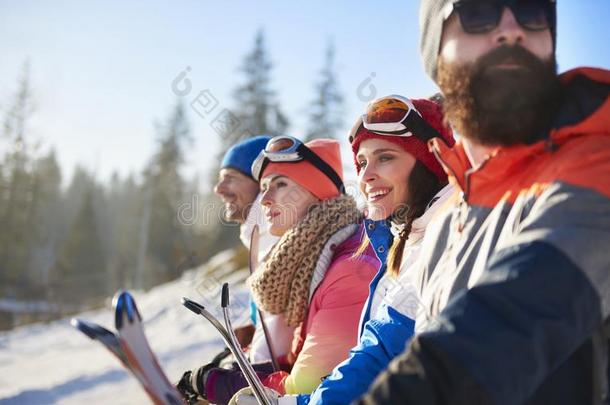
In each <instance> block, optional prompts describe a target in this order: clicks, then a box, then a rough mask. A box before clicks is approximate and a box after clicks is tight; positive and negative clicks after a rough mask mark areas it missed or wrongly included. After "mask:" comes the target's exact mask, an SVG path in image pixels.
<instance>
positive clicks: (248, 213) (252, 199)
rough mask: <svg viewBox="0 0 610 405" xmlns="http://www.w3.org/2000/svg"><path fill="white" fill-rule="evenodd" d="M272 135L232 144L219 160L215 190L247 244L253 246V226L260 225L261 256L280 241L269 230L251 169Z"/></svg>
mask: <svg viewBox="0 0 610 405" xmlns="http://www.w3.org/2000/svg"><path fill="white" fill-rule="evenodd" d="M269 139H271V137H270V136H268V135H259V136H255V137H252V138H248V139H246V140H244V141H242V142H240V143H238V144H235V145H233V146H232V147H231V148H229V150H227V152H226V153H225V155H224V157H223V159H222V163H221V164H220V172H219V173H218V183H216V186H215V187H214V192H215V193H216V194H217V195H218V196H219V197H220V199H221V200H222V201H223V202H224V204H225V209H224V217H225V220H227V221H230V222H237V223H239V224H241V229H240V232H239V238H240V239H241V241H242V243H243V244H244V246H246V247H247V248H249V247H250V238H251V236H252V231H253V229H254V226H256V225H257V226H258V230H259V243H258V247H259V254H258V258H259V260H261V259H262V258H264V257H265V255H266V254H267V253H268V252H269V250H270V249H271V247H272V246H273V245H274V244H275V242H277V238H276V237H274V236H271V235H269V233H268V232H267V224H266V219H265V215H264V214H263V212H262V209H261V205H260V199H259V198H258V195H259V188H258V182H257V181H256V180H254V178H253V177H252V172H251V167H252V163H253V162H254V160H255V159H256V158H257V156H258V155H259V153H260V152H261V151H262V150H263V149H265V146H266V145H267V142H268V141H269Z"/></svg>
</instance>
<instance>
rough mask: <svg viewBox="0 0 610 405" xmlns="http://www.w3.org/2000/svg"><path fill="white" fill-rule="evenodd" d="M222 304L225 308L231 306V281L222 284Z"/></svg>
mask: <svg viewBox="0 0 610 405" xmlns="http://www.w3.org/2000/svg"><path fill="white" fill-rule="evenodd" d="M220 305H221V306H222V307H223V308H226V307H228V306H229V283H224V284H223V285H222V298H221V300H220Z"/></svg>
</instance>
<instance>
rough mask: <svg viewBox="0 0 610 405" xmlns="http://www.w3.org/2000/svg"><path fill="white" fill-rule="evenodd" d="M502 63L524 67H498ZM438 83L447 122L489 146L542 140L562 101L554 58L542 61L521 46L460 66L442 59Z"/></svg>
mask: <svg viewBox="0 0 610 405" xmlns="http://www.w3.org/2000/svg"><path fill="white" fill-rule="evenodd" d="M502 63H510V64H515V65H520V67H519V68H515V69H506V68H498V67H496V66H497V65H498V64H502ZM438 84H439V87H440V88H441V90H442V92H443V95H444V97H445V101H444V106H443V108H444V111H445V117H446V119H448V121H449V122H450V123H451V124H452V125H453V126H454V128H455V129H456V130H457V132H458V133H459V134H460V135H462V136H464V137H465V138H467V139H471V140H473V141H476V142H478V143H480V144H482V145H488V146H491V145H501V146H510V145H515V144H523V143H525V144H529V143H533V142H536V141H537V140H539V139H541V138H542V137H543V136H544V135H545V133H546V131H547V130H548V128H549V127H550V124H551V120H552V117H553V115H554V113H555V111H556V110H557V107H558V102H559V101H560V99H561V85H560V83H559V79H558V78H557V66H556V63H555V60H554V58H552V59H550V60H548V61H542V60H540V59H539V58H537V57H536V56H534V55H533V54H532V53H531V52H529V51H527V50H525V49H524V48H523V47H521V46H507V45H505V46H502V47H500V48H497V49H495V50H493V51H491V52H489V53H488V54H486V55H484V56H482V57H481V58H479V59H478V60H477V61H476V62H474V63H471V64H466V65H460V66H453V65H450V64H448V63H446V62H444V61H443V60H442V59H440V60H439V68H438Z"/></svg>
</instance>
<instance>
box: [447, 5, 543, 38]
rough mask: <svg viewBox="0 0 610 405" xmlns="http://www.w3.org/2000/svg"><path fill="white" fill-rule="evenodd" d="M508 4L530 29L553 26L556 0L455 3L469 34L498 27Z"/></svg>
mask: <svg viewBox="0 0 610 405" xmlns="http://www.w3.org/2000/svg"><path fill="white" fill-rule="evenodd" d="M504 7H508V8H509V9H510V11H511V12H512V13H513V15H514V16H515V19H516V20H517V22H518V23H519V25H520V26H521V27H523V28H525V29H526V30H529V31H543V30H545V29H548V28H550V25H551V21H552V18H553V15H554V10H555V0H496V1H489V0H487V1H485V0H462V1H458V2H456V3H453V11H455V12H456V13H457V14H458V17H459V19H460V24H461V25H462V29H463V30H464V31H465V32H467V33H469V34H484V33H486V32H489V31H491V30H493V29H494V28H496V27H497V26H498V24H499V23H500V19H501V18H502V11H503V10H504Z"/></svg>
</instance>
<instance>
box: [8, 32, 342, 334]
mask: <svg viewBox="0 0 610 405" xmlns="http://www.w3.org/2000/svg"><path fill="white" fill-rule="evenodd" d="M333 65H334V50H333V48H332V46H329V47H328V49H327V51H326V59H325V64H324V66H323V68H322V69H321V70H320V78H319V80H318V81H317V83H315V86H314V91H315V94H314V96H313V97H312V101H311V103H310V105H309V106H308V111H309V117H310V119H309V121H310V125H309V127H308V131H307V133H306V134H305V136H304V137H305V138H315V137H319V136H324V137H334V136H335V135H336V132H337V130H339V129H340V128H341V126H342V121H341V115H342V113H341V108H342V96H341V94H340V92H339V90H338V86H337V83H336V74H335V72H334V70H333V69H334V68H333ZM240 70H241V72H242V74H243V79H242V80H243V81H242V82H241V83H239V84H238V85H237V86H236V89H235V92H234V95H235V104H234V108H233V109H232V112H233V113H234V114H235V116H236V117H237V118H238V119H239V122H240V128H237V129H235V128H234V129H233V130H232V131H231V133H222V134H217V133H215V132H214V131H211V132H210V133H206V134H197V137H202V138H205V137H206V136H220V139H221V149H220V151H218V152H217V154H215V155H213V156H206V157H205V158H206V159H214V161H216V162H218V163H219V162H220V157H221V156H222V154H224V151H225V150H226V149H227V148H228V147H230V146H231V145H233V144H234V143H235V142H238V141H239V140H241V139H242V138H244V137H247V136H251V135H257V134H271V135H273V134H279V133H287V131H288V128H289V122H290V121H289V119H288V117H287V116H286V115H285V114H284V112H283V111H281V108H280V103H279V102H278V101H277V96H276V93H275V92H274V91H273V89H272V86H271V71H272V64H271V62H270V58H269V55H268V52H267V50H266V48H265V40H264V35H263V33H262V31H259V32H258V33H257V35H256V38H255V41H254V46H253V49H252V51H251V52H250V53H249V54H247V55H246V56H245V57H244V60H243V65H242V66H241V69H240ZM33 94H35V89H32V88H31V87H30V80H29V65H28V63H26V64H25V65H24V69H23V72H22V75H21V77H20V79H19V80H18V85H17V91H16V93H15V95H14V97H12V98H11V99H10V100H2V105H3V106H6V108H3V109H2V114H3V116H2V118H3V126H2V128H1V131H0V330H1V329H7V328H11V327H13V326H15V325H18V324H21V323H25V322H31V321H36V320H49V319H54V318H56V317H58V316H63V315H65V314H68V313H70V312H73V311H79V310H82V309H83V308H86V307H93V306H97V305H99V304H100V303H101V302H102V300H103V299H104V298H106V297H108V296H110V295H112V294H113V293H114V292H115V291H116V290H117V289H119V288H142V289H148V288H150V287H152V286H155V285H158V284H160V283H163V282H166V281H168V280H171V279H174V278H176V277H178V276H180V275H181V274H182V272H183V271H184V270H186V269H189V268H192V267H194V266H197V265H199V264H201V263H202V262H204V261H205V260H206V259H208V258H209V257H211V256H212V255H214V254H215V253H217V252H219V251H220V250H223V249H226V248H228V247H231V246H235V245H236V244H237V243H238V238H237V234H238V227H237V226H228V225H227V224H224V223H222V221H221V220H220V218H221V217H222V212H221V210H220V204H219V203H218V200H216V199H215V197H214V196H213V195H212V193H211V186H210V184H213V183H211V181H214V180H215V178H216V175H217V169H218V166H217V165H216V167H215V168H213V169H212V171H211V173H207V174H205V176H206V180H209V181H201V180H202V179H200V178H198V177H194V178H185V177H184V176H183V175H182V174H181V173H182V172H183V170H182V169H183V166H184V162H185V154H186V152H187V151H188V148H189V146H190V144H191V143H192V142H193V137H194V135H193V134H192V133H191V130H190V127H189V123H188V119H187V115H188V110H187V109H186V108H185V107H184V106H183V104H182V102H181V100H178V101H177V103H176V105H175V106H174V107H173V108H172V109H171V111H170V113H169V114H168V118H167V119H166V121H165V122H163V123H162V124H157V125H156V126H155V130H154V131H153V133H152V134H151V136H154V137H155V139H156V140H157V146H156V150H155V152H154V153H153V155H152V156H151V157H150V158H149V160H148V163H147V164H146V166H145V167H144V168H143V170H142V171H141V172H140V173H137V174H134V175H130V176H128V177H126V178H122V177H120V176H118V175H113V176H112V178H111V179H110V180H109V181H107V182H101V181H100V180H98V179H97V178H96V176H95V173H94V172H93V170H92V169H91V168H84V167H77V168H76V169H75V170H74V174H73V176H72V178H71V179H70V180H69V181H63V178H62V176H63V173H62V170H61V168H60V166H59V164H58V162H57V153H56V152H55V150H54V149H53V147H52V145H47V144H45V142H44V133H42V134H40V135H38V136H37V137H35V136H33V135H32V134H30V133H29V132H28V123H29V121H30V119H31V118H32V117H33V116H34V115H35V109H34V107H33V106H34V102H33ZM86 137H87V136H86V134H83V140H84V142H86ZM58 153H61V151H59V152H58ZM134 153H137V151H134ZM218 163H217V164H218ZM62 184H65V185H63V186H62ZM202 184H204V185H205V189H202Z"/></svg>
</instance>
